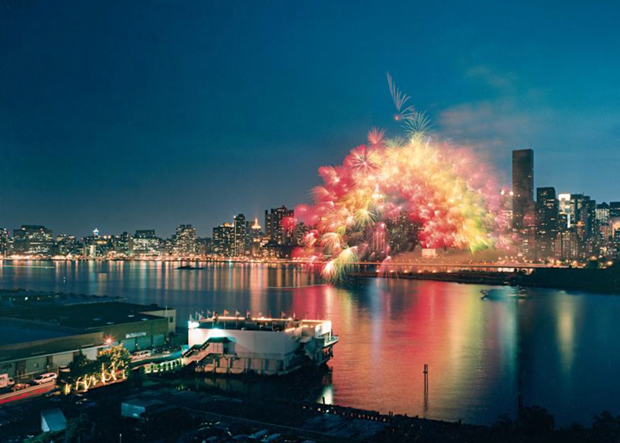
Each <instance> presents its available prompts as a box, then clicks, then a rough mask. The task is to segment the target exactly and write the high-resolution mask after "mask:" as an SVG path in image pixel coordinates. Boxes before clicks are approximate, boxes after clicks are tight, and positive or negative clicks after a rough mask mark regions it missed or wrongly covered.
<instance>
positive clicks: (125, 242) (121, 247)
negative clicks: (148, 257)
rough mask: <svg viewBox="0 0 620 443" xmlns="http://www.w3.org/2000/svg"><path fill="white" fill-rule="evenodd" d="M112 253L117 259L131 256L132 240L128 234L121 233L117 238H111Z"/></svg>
mask: <svg viewBox="0 0 620 443" xmlns="http://www.w3.org/2000/svg"><path fill="white" fill-rule="evenodd" d="M112 240H113V244H114V252H116V255H117V256H119V257H130V256H132V255H133V238H132V236H131V235H129V233H128V232H123V233H122V234H121V235H119V236H118V237H113V239H112Z"/></svg>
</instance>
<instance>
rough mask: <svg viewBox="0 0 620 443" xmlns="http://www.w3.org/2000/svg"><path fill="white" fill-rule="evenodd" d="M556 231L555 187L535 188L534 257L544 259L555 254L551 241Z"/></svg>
mask: <svg viewBox="0 0 620 443" xmlns="http://www.w3.org/2000/svg"><path fill="white" fill-rule="evenodd" d="M557 233H558V200H557V199H556V196H555V188H552V187H547V188H537V189H536V242H535V245H536V258H537V259H538V260H545V259H548V258H550V257H553V256H554V254H555V251H554V247H553V243H554V241H555V238H556V236H557Z"/></svg>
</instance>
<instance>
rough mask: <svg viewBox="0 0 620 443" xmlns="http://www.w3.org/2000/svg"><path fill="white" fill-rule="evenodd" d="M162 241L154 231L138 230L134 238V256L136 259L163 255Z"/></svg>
mask: <svg viewBox="0 0 620 443" xmlns="http://www.w3.org/2000/svg"><path fill="white" fill-rule="evenodd" d="M160 248H161V239H160V238H158V237H157V235H155V230H154V229H141V230H137V231H136V233H135V234H134V236H133V255H135V256H136V257H157V256H159V255H160V254H161V249H160Z"/></svg>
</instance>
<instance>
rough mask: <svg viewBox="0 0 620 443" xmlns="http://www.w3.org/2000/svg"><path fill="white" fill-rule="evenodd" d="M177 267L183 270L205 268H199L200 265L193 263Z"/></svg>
mask: <svg viewBox="0 0 620 443" xmlns="http://www.w3.org/2000/svg"><path fill="white" fill-rule="evenodd" d="M177 269H179V270H181V271H194V270H196V269H204V268H199V267H196V266H192V265H183V266H179V267H178V268H177Z"/></svg>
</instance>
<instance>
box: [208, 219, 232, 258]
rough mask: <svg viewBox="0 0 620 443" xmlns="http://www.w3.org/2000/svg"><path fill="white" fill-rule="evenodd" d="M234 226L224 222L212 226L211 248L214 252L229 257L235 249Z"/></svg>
mask: <svg viewBox="0 0 620 443" xmlns="http://www.w3.org/2000/svg"><path fill="white" fill-rule="evenodd" d="M234 248H235V228H234V226H233V225H231V224H230V223H224V224H222V225H220V226H216V227H215V228H213V243H212V250H213V253H214V254H217V255H223V256H226V257H231V256H232V255H233V254H234V251H235V249H234Z"/></svg>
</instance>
